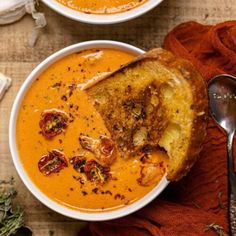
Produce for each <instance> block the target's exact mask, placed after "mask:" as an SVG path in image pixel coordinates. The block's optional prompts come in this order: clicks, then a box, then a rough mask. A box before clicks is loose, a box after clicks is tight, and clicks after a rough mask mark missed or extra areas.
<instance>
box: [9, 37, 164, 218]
mask: <svg viewBox="0 0 236 236" xmlns="http://www.w3.org/2000/svg"><path fill="white" fill-rule="evenodd" d="M91 48H116V49H121V50H124V51H127V52H131V53H133V54H135V55H139V54H142V53H143V52H144V51H143V50H141V49H139V48H136V47H134V46H131V45H128V44H124V43H120V42H115V41H105V40H101V41H88V42H84V43H78V44H74V45H72V46H69V47H66V48H64V49H62V50H60V51H58V52H56V53H54V54H53V55H51V56H50V57H48V58H47V59H46V60H44V61H43V62H42V63H40V64H39V65H38V66H37V67H36V68H35V69H34V70H33V71H32V72H31V74H30V75H29V76H28V78H27V79H26V80H25V82H24V83H23V85H22V86H21V88H20V90H19V92H18V94H17V96H16V98H15V101H14V104H13V107H12V111H11V116H10V124H9V144H10V151H11V154H12V159H13V162H14V165H15V167H16V170H17V172H18V174H19V176H20V177H21V179H22V181H23V182H24V184H25V185H26V187H27V188H28V189H29V191H30V192H31V193H32V194H33V195H34V196H35V197H36V198H37V199H38V200H39V201H41V202H42V203H43V204H44V205H46V206H47V207H49V208H51V209H52V210H54V211H56V212H58V213H61V214H62V215H65V216H68V217H71V218H75V219H79V220H86V221H102V220H111V219H115V218H119V217H122V216H125V215H128V214H131V213H132V212H134V211H137V210H139V209H140V208H142V207H144V206H145V205H147V204H148V203H149V202H151V201H152V200H153V199H154V198H156V197H157V196H158V195H159V194H160V193H161V192H162V191H163V189H165V187H166V186H167V185H168V181H167V179H166V177H163V179H162V180H161V181H160V183H159V184H158V185H157V186H156V187H155V188H154V189H153V190H152V191H151V192H149V193H148V194H147V195H146V196H144V197H143V198H142V199H140V200H138V201H136V202H134V203H132V204H131V205H127V206H125V207H123V208H120V209H117V210H114V211H109V212H99V213H85V212H81V211H78V210H73V209H70V208H67V207H65V206H63V205H60V204H58V203H57V202H54V201H53V200H51V199H50V198H48V197H47V196H46V195H45V194H44V193H43V192H41V191H40V189H39V188H38V187H37V186H36V185H35V184H34V183H33V182H32V180H31V179H30V178H29V176H28V175H27V173H26V171H25V169H24V167H23V165H22V163H21V161H20V158H19V155H18V151H17V144H16V121H17V117H18V112H19V108H20V106H21V103H22V100H23V98H24V96H25V94H26V93H27V91H28V89H29V88H30V87H31V84H32V83H33V82H34V81H35V79H37V78H38V76H39V75H40V74H41V73H42V72H43V71H45V70H46V69H47V68H48V67H49V66H51V65H52V64H53V63H54V62H56V61H57V60H59V59H61V58H63V57H65V56H67V55H69V54H72V53H75V52H79V51H82V50H85V49H91Z"/></svg>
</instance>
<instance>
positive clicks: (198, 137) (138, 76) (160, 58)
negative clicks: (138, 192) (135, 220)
mask: <svg viewBox="0 0 236 236" xmlns="http://www.w3.org/2000/svg"><path fill="white" fill-rule="evenodd" d="M87 85H88V86H87V87H86V85H85V87H84V88H85V89H86V91H87V94H88V96H89V98H90V99H91V101H92V102H93V104H94V106H95V107H96V109H97V110H98V112H99V113H100V114H101V116H102V117H103V119H104V121H105V125H106V126H107V128H108V130H109V131H110V133H111V136H112V138H113V140H114V141H115V142H116V145H117V148H118V150H119V153H120V154H121V155H123V156H127V155H129V156H130V154H131V155H132V154H137V153H140V152H145V151H146V150H147V149H149V148H153V147H154V148H155V147H157V146H159V147H162V148H164V149H165V150H166V152H167V154H168V156H169V159H170V160H169V165H168V170H167V178H168V179H169V180H171V181H174V180H179V179H180V178H182V177H183V176H184V175H186V174H187V172H188V171H189V169H190V168H191V167H192V165H193V164H194V162H195V161H196V159H197V157H198V155H199V152H200V151H201V148H202V143H203V140H204V137H205V134H206V125H207V124H206V120H207V107H208V102H207V92H206V86H205V83H204V81H203V78H202V77H201V76H200V74H199V73H198V72H197V71H196V70H195V69H194V67H193V66H192V64H191V63H190V62H188V61H186V60H182V59H177V58H175V57H174V56H173V55H172V54H171V53H170V52H168V51H166V50H164V49H161V48H158V49H153V50H151V51H149V52H147V53H145V54H143V55H141V56H139V57H138V58H136V59H135V60H134V61H132V62H131V63H129V64H127V65H125V66H123V67H122V68H120V69H119V70H117V71H115V72H113V73H112V74H110V75H106V76H104V77H103V78H100V79H96V80H95V81H93V80H92V81H89V83H88V84H87Z"/></svg>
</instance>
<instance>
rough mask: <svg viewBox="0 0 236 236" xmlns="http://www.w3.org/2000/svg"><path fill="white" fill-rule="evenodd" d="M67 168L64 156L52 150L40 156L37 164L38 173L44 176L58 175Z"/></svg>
mask: <svg viewBox="0 0 236 236" xmlns="http://www.w3.org/2000/svg"><path fill="white" fill-rule="evenodd" d="M67 166H68V163H67V160H66V158H65V155H64V154H63V153H62V152H60V151H59V150H57V149H53V150H52V151H50V152H49V153H48V154H47V155H44V156H42V157H41V159H40V160H39V162H38V168H39V170H40V172H42V173H43V174H44V175H46V176H48V175H50V174H52V173H58V172H59V171H60V170H62V169H63V168H65V167H67Z"/></svg>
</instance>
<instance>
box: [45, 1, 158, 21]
mask: <svg viewBox="0 0 236 236" xmlns="http://www.w3.org/2000/svg"><path fill="white" fill-rule="evenodd" d="M42 1H43V2H44V3H45V4H46V5H48V6H49V7H50V8H52V9H53V10H54V11H56V12H58V13H60V14H61V15H64V16H66V17H68V18H70V19H73V20H76V21H81V22H84V23H89V24H100V25H106V24H115V23H120V22H124V21H128V20H131V19H134V18H136V17H138V16H140V15H143V14H144V13H146V12H148V11H150V10H151V9H153V8H154V7H156V6H157V5H159V4H160V3H161V2H162V1H163V0H148V1H147V2H146V3H144V4H143V5H141V6H139V7H136V8H134V9H131V10H129V11H126V12H121V13H116V14H109V15H108V14H107V15H105V14H102V15H98V14H97V15H96V14H86V13H83V12H79V11H76V10H73V9H70V8H68V7H66V6H64V5H62V4H61V3H58V2H57V1H56V0H42Z"/></svg>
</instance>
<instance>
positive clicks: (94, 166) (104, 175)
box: [84, 160, 111, 184]
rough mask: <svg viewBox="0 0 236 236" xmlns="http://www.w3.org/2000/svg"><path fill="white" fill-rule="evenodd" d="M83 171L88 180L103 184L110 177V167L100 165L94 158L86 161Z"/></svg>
mask: <svg viewBox="0 0 236 236" xmlns="http://www.w3.org/2000/svg"><path fill="white" fill-rule="evenodd" d="M84 173H85V175H86V177H87V179H88V180H89V181H91V182H95V183H97V184H104V183H105V182H106V181H108V179H110V178H111V173H110V168H109V167H103V166H101V165H100V164H99V163H97V162H96V161H95V160H90V161H87V162H86V164H85V166H84Z"/></svg>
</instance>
